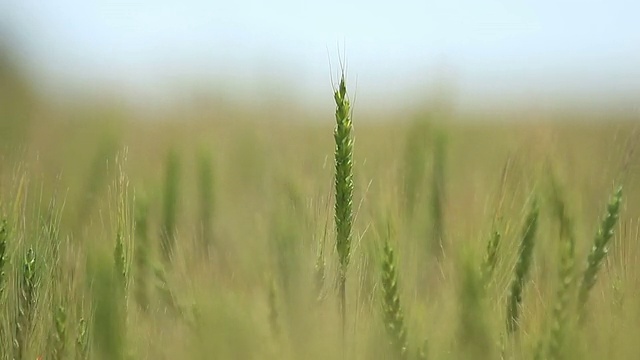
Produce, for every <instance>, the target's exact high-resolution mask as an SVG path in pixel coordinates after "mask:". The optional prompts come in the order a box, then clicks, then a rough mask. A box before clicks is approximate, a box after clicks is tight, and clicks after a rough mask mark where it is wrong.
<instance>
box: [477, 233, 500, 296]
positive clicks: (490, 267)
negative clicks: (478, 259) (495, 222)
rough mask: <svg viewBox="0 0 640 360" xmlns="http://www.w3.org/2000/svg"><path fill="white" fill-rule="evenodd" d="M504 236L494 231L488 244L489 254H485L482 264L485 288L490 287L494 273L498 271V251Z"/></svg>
mask: <svg viewBox="0 0 640 360" xmlns="http://www.w3.org/2000/svg"><path fill="white" fill-rule="evenodd" d="M501 239H502V235H501V234H500V231H498V230H494V231H493V232H492V234H491V238H490V239H489V241H488V242H487V252H486V254H485V258H484V262H483V263H482V268H481V273H482V282H483V284H484V287H487V286H489V284H490V283H491V278H492V277H493V272H494V271H495V269H496V265H497V263H498V250H499V249H500V240H501Z"/></svg>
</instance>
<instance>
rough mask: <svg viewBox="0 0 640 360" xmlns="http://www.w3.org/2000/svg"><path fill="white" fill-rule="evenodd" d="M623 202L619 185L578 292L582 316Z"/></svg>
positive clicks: (599, 231) (590, 254)
mask: <svg viewBox="0 0 640 360" xmlns="http://www.w3.org/2000/svg"><path fill="white" fill-rule="evenodd" d="M621 202H622V186H620V187H618V189H617V190H616V192H615V193H614V194H613V196H612V197H611V199H610V201H609V204H608V205H607V214H606V215H605V217H604V220H602V223H601V224H600V228H599V229H598V232H597V233H596V238H595V241H594V243H593V246H592V247H591V251H590V252H589V256H588V257H587V267H586V269H585V271H584V275H583V277H582V283H581V284H580V291H579V294H578V309H579V310H580V315H581V318H583V316H582V315H584V307H585V305H586V304H587V300H589V291H590V290H591V288H593V286H594V285H595V283H596V279H597V275H598V271H599V270H600V267H601V266H602V262H603V260H604V258H605V256H606V255H607V253H608V251H609V249H608V247H607V245H608V244H609V240H611V237H612V236H613V228H614V226H615V225H616V222H617V221H618V216H619V213H620V203H621Z"/></svg>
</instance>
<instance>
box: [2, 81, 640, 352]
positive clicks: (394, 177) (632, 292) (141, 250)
mask: <svg viewBox="0 0 640 360" xmlns="http://www.w3.org/2000/svg"><path fill="white" fill-rule="evenodd" d="M10 75H11V74H10V73H3V74H0V77H1V78H0V142H1V144H0V148H1V153H0V154H1V156H0V220H1V221H2V225H0V226H2V228H0V250H2V254H3V256H0V260H1V261H0V266H2V267H1V268H0V273H1V274H2V275H1V276H2V278H1V279H0V280H1V281H0V304H1V305H0V358H3V359H12V358H18V359H34V358H36V357H37V356H43V358H44V359H49V358H52V359H67V358H70V359H71V358H76V359H83V358H104V359H121V358H122V359H123V358H133V359H138V358H140V359H143V358H153V359H185V358H194V359H271V358H273V359H316V358H317V359H331V358H340V357H344V358H349V359H377V358H394V357H395V356H397V357H405V358H421V357H420V356H425V358H429V359H446V358H462V359H471V358H473V359H478V358H487V359H495V358H498V357H499V356H501V355H502V356H504V357H506V358H513V359H529V358H565V359H586V358H590V359H601V358H605V357H609V358H615V359H633V358H634V354H638V353H639V352H640V348H638V343H637V340H636V339H637V336H638V335H640V317H639V315H640V302H639V301H638V299H640V296H639V295H640V288H639V287H638V285H640V284H639V282H638V281H639V280H640V276H638V274H640V268H639V267H638V266H639V265H640V264H639V262H638V261H639V258H638V256H640V252H639V251H640V248H639V246H638V240H639V239H638V224H639V223H638V221H639V220H640V219H639V217H640V208H639V207H638V204H640V201H639V200H640V193H639V191H638V187H637V184H638V180H639V179H638V158H637V156H636V155H635V153H634V150H635V148H636V146H637V143H638V138H637V136H636V133H635V129H636V125H635V124H634V121H637V120H638V119H637V117H636V118H635V119H634V118H633V117H632V116H623V115H619V114H618V115H615V116H612V117H611V118H607V119H600V120H606V121H592V120H593V119H587V120H589V121H584V122H580V121H576V120H580V119H576V118H573V117H572V115H571V114H566V115H561V116H560V115H559V116H551V117H549V116H548V115H545V117H544V118H543V117H542V116H540V117H538V116H536V114H531V113H527V114H521V115H522V116H521V117H522V118H524V119H526V120H520V119H517V118H514V119H513V120H514V121H512V122H504V121H496V120H495V119H491V118H489V119H487V116H486V115H485V116H483V117H482V118H476V117H474V116H465V117H463V118H462V117H455V116H453V115H451V114H447V113H446V112H442V111H430V110H429V109H428V108H426V109H423V110H424V111H413V110H411V111H409V110H407V112H397V113H385V114H374V115H370V114H368V113H367V111H366V109H358V112H357V113H356V117H355V118H354V126H355V158H354V172H355V173H354V188H355V192H354V203H353V208H354V210H355V222H354V230H353V240H352V241H353V243H352V247H351V248H352V251H351V261H350V265H349V266H350V267H349V271H348V273H347V308H346V313H347V319H346V331H345V332H344V334H343V333H342V331H341V326H342V325H341V319H340V312H339V311H338V306H339V304H338V299H337V288H336V281H337V279H336V277H337V274H338V272H337V268H338V261H337V254H336V251H335V230H334V218H333V216H334V215H333V210H334V209H333V206H334V205H333V203H334V200H333V191H334V189H333V176H334V165H333V152H334V146H335V145H334V138H333V135H332V134H333V127H334V124H335V120H334V118H333V111H334V109H331V108H327V109H326V113H322V114H317V113H314V114H312V113H307V112H305V111H303V110H300V109H289V108H286V107H280V108H270V109H264V108H255V107H247V108H241V107H230V106H223V104H210V105H202V104H200V105H199V106H186V105H185V106H184V107H181V108H176V109H175V110H174V111H170V112H165V113H162V114H161V115H159V114H157V113H156V114H154V115H153V116H151V115H148V114H144V113H142V114H141V113H139V112H132V111H128V110H127V109H125V108H121V107H118V106H117V105H113V104H111V105H104V104H91V105H87V104H74V105H68V106H64V107H63V106H53V105H50V104H47V103H45V102H42V101H40V100H39V99H37V98H36V97H35V95H34V94H33V93H32V92H31V91H29V89H28V87H26V86H25V87H23V86H21V84H22V83H21V82H20V81H18V80H15V79H12V78H11V76H10ZM327 95H328V96H331V94H327ZM518 116H519V115H518V114H514V117H518ZM305 118H308V119H310V120H311V121H306V120H305ZM374 120H375V121H374ZM382 120H386V121H382ZM503 120H504V119H503ZM617 186H622V187H623V189H624V200H623V202H622V205H621V209H620V211H619V212H620V218H619V221H618V222H617V223H616V225H615V227H614V229H613V231H614V235H613V238H612V240H611V241H610V243H609V244H608V247H609V248H610V249H611V251H610V253H609V254H608V255H607V256H606V257H605V258H604V260H603V266H602V268H601V269H600V271H599V272H598V278H597V282H596V284H595V287H594V288H593V289H592V290H591V293H590V297H589V299H588V302H587V303H586V305H584V306H585V309H584V310H583V312H584V314H586V315H584V314H583V315H580V306H581V305H580V304H579V301H578V296H577V292H578V288H579V286H580V282H581V281H582V276H583V272H584V271H585V268H586V266H587V254H588V253H589V251H590V250H591V248H592V246H593V244H594V238H596V233H597V231H598V228H599V227H600V226H601V225H600V224H601V221H602V219H603V218H604V216H605V214H606V211H607V208H606V205H607V201H608V198H609V197H610V196H611V194H613V192H614V190H615V188H616V187H617ZM534 198H535V199H537V200H536V201H537V204H538V207H539V217H538V218H537V234H536V237H535V247H534V248H533V254H532V263H531V268H530V270H529V271H528V275H527V279H526V282H524V285H523V293H522V299H521V301H518V302H517V303H518V304H517V308H518V309H520V315H519V317H518V319H517V323H518V330H517V332H516V333H515V334H514V333H511V330H507V329H505V323H506V322H508V320H507V317H509V316H512V315H511V314H510V313H508V312H507V302H508V301H510V297H511V295H512V293H513V290H512V285H511V284H512V282H513V280H512V278H513V274H514V268H515V267H517V265H516V263H519V261H518V258H519V257H520V255H519V251H520V250H519V247H520V241H521V236H522V233H523V226H525V225H526V221H528V220H527V218H528V217H529V215H528V213H529V209H530V207H531V203H532V202H533V201H534V200H533V199H534ZM558 204H561V205H558ZM560 208H561V209H562V211H559V210H558V209H560ZM559 214H560V215H559ZM562 214H564V215H562ZM567 219H569V220H567ZM567 228H569V229H570V230H567ZM495 232H497V233H499V234H500V239H501V240H500V243H499V246H498V247H496V249H497V250H495V251H496V253H495V254H494V256H495V259H494V260H493V261H494V264H493V265H492V266H494V267H495V269H493V270H492V271H491V273H490V275H487V274H486V273H487V271H486V267H485V266H486V260H485V258H486V257H487V256H488V255H487V250H485V249H486V248H487V242H488V241H489V239H491V238H492V236H493V235H492V234H494V233H495ZM568 233H569V234H570V235H567V234H568ZM565 237H572V238H573V239H574V240H575V256H574V257H570V256H568V257H563V256H564V255H563V254H566V252H563V245H562V244H564V240H563V238H565ZM385 243H388V244H390V246H391V247H392V248H393V249H394V250H395V252H394V253H393V255H394V256H395V257H394V258H393V261H394V262H390V260H389V251H383V247H384V245H385ZM3 244H4V245H3ZM3 246H4V248H3ZM385 259H386V260H385ZM567 259H569V260H567ZM383 263H384V264H385V266H383ZM390 264H392V265H393V266H392V267H394V268H395V275H394V276H395V277H396V280H397V283H395V284H396V285H397V289H396V290H397V291H398V292H397V293H396V294H395V296H396V298H397V300H399V302H401V304H402V311H403V312H404V313H403V320H402V326H404V328H405V330H404V331H406V333H405V335H404V336H405V337H406V339H405V340H404V341H405V343H404V344H403V346H406V350H403V351H401V352H400V353H397V352H394V350H393V348H392V347H390V346H388V344H390V343H394V341H392V340H389V336H390V335H389V334H387V333H385V327H386V328H387V330H388V327H389V324H390V323H391V322H390V320H389V319H387V318H386V317H385V312H384V311H383V308H385V307H386V306H387V307H388V305H389V304H388V303H385V296H386V295H389V294H388V291H390V289H387V288H386V287H385V286H386V285H389V284H386V285H385V284H383V283H381V281H382V282H385V281H387V282H388V281H389V280H388V278H387V280H381V278H384V276H383V277H381V273H384V274H386V275H390V274H391V273H390V271H391V270H390ZM567 264H568V265H567ZM383 269H384V270H383ZM562 269H565V270H566V269H568V270H567V272H566V273H565V275H566V276H565V277H559V276H558V274H559V273H561V274H562V272H561V271H562ZM559 278H560V279H561V280H559ZM565 281H566V282H567V287H568V288H569V290H567V292H566V293H563V292H561V291H559V290H558V289H559V288H562V286H561V284H562V283H564V282H565ZM381 287H382V288H385V290H384V291H383V290H382V289H381ZM383 293H384V295H383ZM567 294H569V295H567ZM392 295H393V294H392ZM563 296H566V298H567V300H566V301H561V300H560V299H559V297H563ZM558 307H560V309H559V310H558ZM558 314H560V315H562V316H560V315H558ZM392 315H393V314H392ZM396 315H398V314H396ZM559 322H562V324H560V325H559ZM558 329H560V330H558ZM395 331H397V329H396V330H395ZM391 333H392V334H393V333H394V332H393V331H391ZM343 337H344V338H343ZM392 337H393V336H392ZM425 339H426V342H424V340H425ZM559 339H561V341H560V340H559ZM557 342H559V343H560V345H556V343H557ZM423 343H424V344H426V346H425V347H423V345H422V344H423ZM419 349H420V351H419ZM421 353H422V354H421Z"/></svg>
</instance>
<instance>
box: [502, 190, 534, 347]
mask: <svg viewBox="0 0 640 360" xmlns="http://www.w3.org/2000/svg"><path fill="white" fill-rule="evenodd" d="M538 214H539V208H538V201H537V200H536V198H533V201H532V202H531V209H530V210H529V215H528V216H527V220H526V222H525V224H524V229H523V232H522V240H521V242H520V249H519V253H518V262H517V263H516V267H515V275H514V278H513V281H512V282H511V288H510V291H509V300H508V303H507V333H508V334H513V333H514V332H516V330H518V320H519V316H520V304H521V303H522V292H523V290H524V285H525V282H526V279H527V273H528V272H529V268H530V267H531V260H532V257H533V246H534V240H535V234H536V229H537V227H538Z"/></svg>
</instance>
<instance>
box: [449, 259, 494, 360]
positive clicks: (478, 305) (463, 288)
mask: <svg viewBox="0 0 640 360" xmlns="http://www.w3.org/2000/svg"><path fill="white" fill-rule="evenodd" d="M462 265H463V266H462V268H461V269H460V270H461V273H462V274H461V276H460V290H459V295H458V299H459V301H460V306H459V309H460V310H459V311H460V315H459V316H460V325H459V327H458V333H457V337H458V344H459V346H458V348H459V351H460V355H461V357H462V358H466V357H473V358H474V359H491V358H493V357H492V352H493V349H492V341H491V337H490V333H489V331H488V327H487V320H486V318H485V314H486V312H485V311H484V308H483V298H484V286H483V280H482V277H481V275H482V273H480V272H479V271H478V270H477V265H475V264H473V262H472V261H470V260H469V257H467V259H465V260H464V262H463V264H462Z"/></svg>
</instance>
